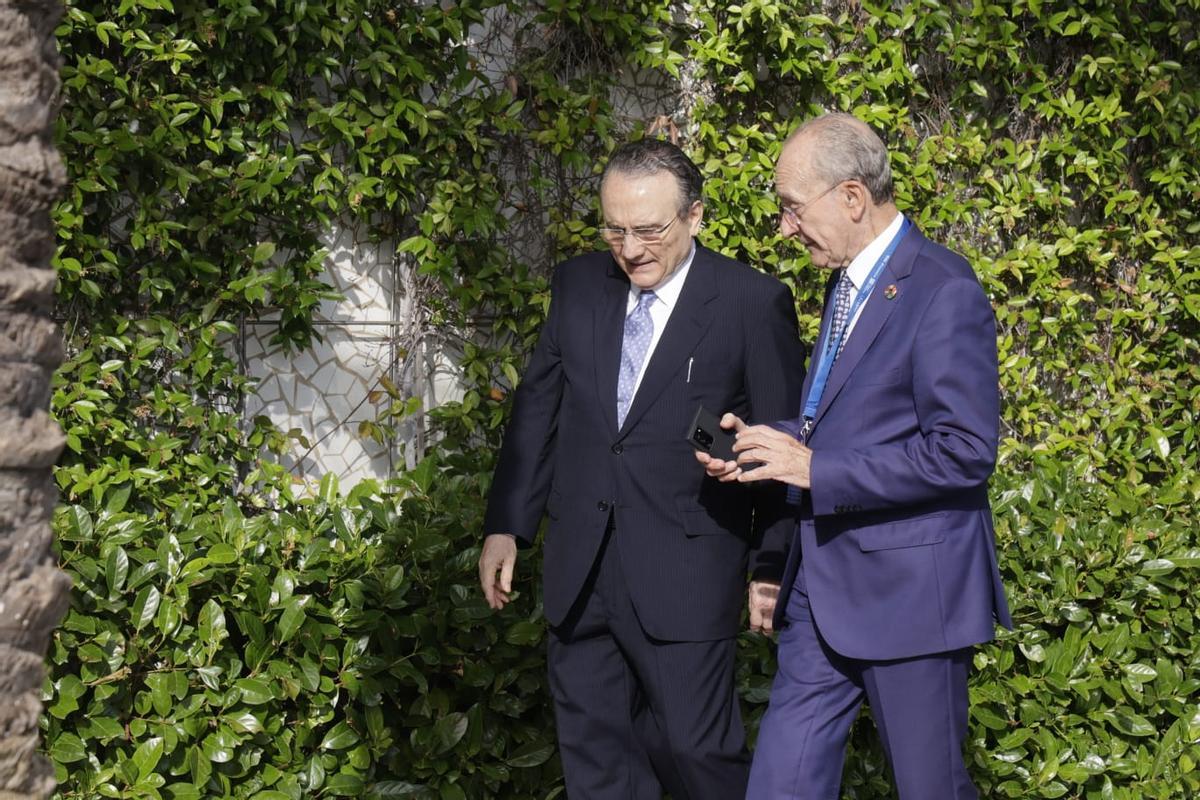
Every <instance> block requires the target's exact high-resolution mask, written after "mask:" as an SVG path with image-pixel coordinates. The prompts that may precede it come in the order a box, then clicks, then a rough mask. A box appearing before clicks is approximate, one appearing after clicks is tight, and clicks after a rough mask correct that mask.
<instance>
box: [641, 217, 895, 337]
mask: <svg viewBox="0 0 1200 800" xmlns="http://www.w3.org/2000/svg"><path fill="white" fill-rule="evenodd" d="M903 224H904V215H903V214H897V215H896V218H895V219H893V220H892V221H891V222H890V223H889V224H888V226H887V227H886V228H884V229H883V233H881V234H879V235H878V236H876V237H875V238H874V239H872V240H871V243H870V244H868V245H867V246H866V247H864V248H863V249H862V252H861V253H859V254H858V255H856V256H855V257H854V260H853V261H851V262H850V266H848V267H846V276H847V277H848V278H850V304H851V305H854V300H855V298H856V297H858V290H859V289H861V288H862V285H863V284H864V283H866V280H867V278H868V277H870V275H871V269H872V268H873V267H874V266H875V262H876V261H878V260H879V257H880V256H881V255H883V251H884V250H886V249H887V246H888V244H889V243H890V242H891V241H892V239H894V238H896V234H897V233H899V232H900V226H901V225H903ZM876 285H878V284H876ZM654 305H658V304H657V303H655V304H654ZM866 307H867V304H866V301H864V302H863V304H862V305H860V306H859V307H858V310H857V311H855V312H854V317H853V318H852V319H851V320H850V323H849V324H848V325H847V326H846V335H845V336H844V337H843V339H842V341H843V342H846V341H848V340H849V339H850V333H851V332H852V331H853V330H854V323H855V322H857V321H858V317H859V315H860V314H862V310H863V309H864V308H866Z"/></svg>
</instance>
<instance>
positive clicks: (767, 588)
mask: <svg viewBox="0 0 1200 800" xmlns="http://www.w3.org/2000/svg"><path fill="white" fill-rule="evenodd" d="M778 599H779V584H778V583H775V582H774V581H750V598H749V601H748V602H749V606H750V630H752V631H762V632H763V633H765V634H767V635H768V636H770V635H771V634H772V633H774V632H775V629H774V628H773V627H772V625H771V618H772V617H773V616H774V615H775V601H776V600H778Z"/></svg>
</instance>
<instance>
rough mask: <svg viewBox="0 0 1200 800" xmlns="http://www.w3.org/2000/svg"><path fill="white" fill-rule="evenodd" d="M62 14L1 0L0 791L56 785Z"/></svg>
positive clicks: (2, 799) (61, 586)
mask: <svg viewBox="0 0 1200 800" xmlns="http://www.w3.org/2000/svg"><path fill="white" fill-rule="evenodd" d="M60 15H61V6H60V4H59V3H58V2H57V0H0V800H6V799H7V798H44V797H47V796H48V795H49V794H50V793H51V792H52V791H53V790H54V775H53V772H52V770H51V768H50V764H49V762H47V760H46V759H45V758H43V757H42V756H40V755H39V754H38V752H37V750H38V739H39V737H38V717H39V716H40V715H41V713H42V708H41V687H42V682H43V680H45V668H44V665H43V662H44V660H45V654H46V648H47V646H48V645H49V642H50V637H51V636H52V635H53V632H54V628H55V626H56V625H57V624H58V620H59V619H60V618H61V616H62V614H63V612H64V611H65V610H66V607H67V603H68V592H69V589H70V582H69V581H68V579H67V577H66V576H65V575H64V574H63V573H62V572H60V571H59V570H58V568H57V566H56V564H55V558H54V554H53V552H52V551H51V547H50V546H51V533H50V515H51V512H52V511H53V509H54V503H55V500H56V492H55V488H54V483H53V481H52V478H51V474H50V471H51V468H52V467H53V465H54V462H55V460H56V459H57V458H58V453H59V451H60V450H61V449H62V444H63V436H62V433H61V431H60V430H59V428H58V426H57V425H56V424H55V423H54V421H53V420H52V419H51V418H50V416H49V414H48V413H47V407H48V405H49V399H50V376H51V373H52V372H53V371H54V369H55V367H57V366H58V364H59V363H60V362H61V361H62V340H61V337H60V336H59V333H58V329H57V327H56V326H55V324H54V322H53V321H52V320H51V316H50V315H51V310H52V308H53V303H54V271H53V269H52V268H51V264H50V259H51V256H52V255H53V254H54V229H53V226H52V223H51V219H50V208H51V205H52V204H53V203H54V201H55V199H56V198H57V196H58V193H59V191H60V189H61V187H62V186H63V183H64V181H65V172H64V170H63V166H62V162H61V161H60V160H59V158H58V154H57V152H56V151H55V149H54V143H53V139H52V127H53V122H54V116H55V111H56V105H57V95H58V86H59V84H58V66H59V58H58V52H57V50H56V48H55V42H54V26H55V24H56V23H57V21H58V19H59V17H60Z"/></svg>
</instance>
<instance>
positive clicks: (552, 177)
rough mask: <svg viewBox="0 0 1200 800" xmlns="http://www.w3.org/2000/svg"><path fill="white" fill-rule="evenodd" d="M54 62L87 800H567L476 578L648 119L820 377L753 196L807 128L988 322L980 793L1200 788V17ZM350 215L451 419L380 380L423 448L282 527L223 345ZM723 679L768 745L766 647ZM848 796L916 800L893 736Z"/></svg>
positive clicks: (518, 29)
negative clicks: (384, 245)
mask: <svg viewBox="0 0 1200 800" xmlns="http://www.w3.org/2000/svg"><path fill="white" fill-rule="evenodd" d="M58 34H59V42H60V46H61V48H62V51H63V54H64V58H65V62H66V67H65V70H64V75H63V81H64V109H63V112H62V115H61V119H60V124H59V134H58V141H59V146H60V147H61V149H62V151H63V154H64V156H65V158H66V160H67V163H68V165H69V169H70V174H71V181H72V183H71V189H70V191H69V193H68V195H67V196H66V197H65V198H64V200H63V201H62V203H61V204H60V206H59V207H58V210H57V223H58V226H59V236H60V250H59V256H58V259H57V267H58V271H59V276H60V295H59V296H60V305H59V312H60V315H61V318H62V320H63V325H64V330H65V333H66V336H67V340H68V349H69V360H68V361H67V363H66V364H65V365H64V367H63V368H62V370H61V371H60V373H59V376H58V382H57V388H56V392H55V396H54V401H53V403H54V411H55V413H56V415H57V417H58V419H59V420H60V422H61V423H62V425H63V427H64V429H65V430H66V432H67V435H68V447H69V451H68V453H67V455H66V457H65V458H64V460H63V462H62V464H61V466H60V467H59V469H58V472H57V479H58V484H59V487H60V489H61V492H62V499H63V504H62V506H61V508H60V509H59V511H58V513H57V516H56V533H57V536H58V540H59V547H60V551H61V559H62V564H63V566H64V568H65V569H66V570H67V571H68V573H69V574H70V575H71V576H72V577H73V579H74V581H75V591H74V595H73V599H72V607H71V612H70V614H69V616H68V617H67V619H66V620H65V621H64V623H63V626H62V629H61V630H60V632H59V634H58V636H57V639H56V641H55V644H54V646H53V649H52V652H51V661H52V664H51V669H52V674H51V678H50V680H49V681H48V683H47V685H46V702H47V713H46V716H45V718H44V722H45V736H46V745H47V749H48V751H49V754H50V756H51V757H52V758H53V760H54V762H55V764H56V768H57V770H58V776H59V779H60V782H61V785H60V796H61V797H64V798H67V797H71V798H84V797H86V798H94V797H127V798H201V797H235V798H260V800H285V799H290V800H295V799H296V798H300V797H333V796H351V797H363V796H367V797H397V798H399V797H403V798H419V799H420V800H426V799H428V798H439V799H440V800H455V799H456V798H466V799H467V800H482V799H483V798H492V797H495V798H513V799H515V798H550V797H555V796H561V795H562V789H561V772H560V767H559V764H558V760H557V758H556V756H555V749H554V736H553V725H552V718H551V714H550V709H549V705H548V697H547V692H546V687H545V679H544V676H543V648H544V641H543V640H544V625H543V622H542V620H541V616H540V613H539V607H538V601H537V581H536V577H535V576H536V572H537V564H536V558H534V559H530V560H527V561H525V562H523V563H522V565H521V568H520V575H521V577H520V581H519V586H518V588H519V590H520V597H519V600H518V602H516V603H515V604H513V605H512V606H511V607H510V608H508V609H506V610H505V611H504V612H503V613H501V614H499V615H493V614H491V612H489V611H488V609H487V608H486V606H485V604H484V603H483V601H482V599H481V597H480V596H479V593H478V590H477V588H476V586H475V574H474V562H475V559H476V557H477V552H478V551H477V549H476V543H477V534H478V532H479V525H480V519H481V516H482V498H483V497H484V496H485V494H486V490H487V483H488V481H489V479H490V467H491V464H492V457H493V452H494V448H495V446H496V444H497V442H498V439H499V435H500V431H501V429H502V426H503V420H504V418H505V413H506V410H507V402H508V400H507V397H508V391H509V390H510V389H511V386H512V385H513V383H514V382H515V381H516V379H517V375H518V374H519V371H520V368H521V365H522V363H523V359H524V355H525V354H526V353H527V351H528V348H529V347H530V345H531V343H532V341H533V337H534V336H535V334H536V330H537V326H538V324H539V322H540V319H541V315H542V313H543V312H544V309H545V306H546V302H547V299H548V298H547V295H546V277H547V275H548V271H549V268H550V267H551V266H552V264H553V263H554V262H555V261H556V260H557V259H558V258H560V257H562V256H565V255H567V254H571V253H574V252H578V251H580V250H583V249H591V248H595V247H596V246H597V244H598V243H597V239H596V236H595V225H596V223H597V217H596V210H595V200H594V194H595V188H596V187H595V175H596V172H597V168H598V164H599V163H601V160H602V158H603V154H604V153H606V152H607V151H608V150H609V149H610V148H611V147H612V146H613V145H614V144H615V143H616V142H618V141H621V140H623V139H625V138H627V137H628V136H630V135H641V134H642V133H644V131H645V128H646V126H647V125H649V124H650V123H651V122H653V121H655V120H656V118H658V117H665V118H667V119H665V120H658V122H659V126H660V127H661V126H662V123H663V122H666V123H667V124H666V126H665V127H666V128H668V129H670V128H671V127H672V126H673V127H674V128H676V129H677V130H678V131H679V133H680V134H681V137H682V139H681V141H682V143H683V144H684V146H685V147H686V148H687V149H688V150H689V152H690V153H691V154H692V155H693V156H694V157H695V158H696V160H697V161H698V162H699V163H701V164H702V165H703V168H704V171H705V172H706V174H707V175H708V176H709V183H708V185H707V189H706V194H707V197H706V202H707V220H706V224H705V229H704V231H703V232H702V234H701V236H702V238H703V240H704V241H705V242H706V243H707V244H708V245H710V246H712V247H715V248H717V249H720V250H722V251H724V252H727V253H730V254H733V255H735V256H737V257H739V258H742V259H743V260H746V261H748V262H750V263H752V264H754V265H755V266H757V267H759V268H761V269H763V270H765V271H768V272H771V273H773V274H776V275H779V276H780V277H782V278H783V279H785V280H786V281H788V282H789V283H791V285H793V286H794V288H795V291H796V298H797V303H798V308H799V311H800V314H801V325H802V330H803V331H804V333H805V335H806V337H807V338H809V339H811V338H812V337H813V336H814V335H815V332H816V326H817V314H818V311H819V294H820V287H821V279H820V277H819V276H818V275H816V274H815V273H814V271H813V270H812V269H811V268H810V267H809V265H808V263H807V260H806V258H805V256H804V255H803V253H802V252H800V251H798V250H797V249H795V248H794V247H793V246H792V245H791V244H790V243H785V242H782V241H780V240H779V239H778V237H777V235H776V231H775V224H774V219H775V214H776V212H777V207H776V205H775V201H774V199H773V195H772V186H771V175H772V163H773V160H774V157H775V155H776V154H777V152H778V148H779V145H780V142H781V139H782V137H783V136H784V135H785V134H786V132H787V130H788V129H789V128H790V127H792V126H793V125H794V124H795V123H796V122H797V121H798V120H800V119H802V118H804V117H806V116H808V115H810V114H813V113H817V112H819V111H821V110H823V109H842V110H847V111H852V112H854V113H856V114H858V115H860V116H862V117H863V118H864V119H866V120H867V121H869V122H871V123H873V124H874V125H876V126H877V127H878V128H879V129H880V130H881V131H882V132H883V133H884V135H885V136H886V138H887V140H888V142H889V145H890V146H891V148H892V151H893V154H894V166H895V170H896V172H897V175H898V177H899V186H898V189H899V192H898V193H899V202H900V205H901V206H902V208H904V209H905V210H906V211H907V212H908V213H909V214H910V215H911V216H912V217H913V218H914V219H915V220H916V221H917V222H918V223H919V224H920V226H921V227H922V228H923V229H924V230H925V232H926V233H927V234H929V235H931V236H933V237H935V238H938V239H940V240H942V241H944V242H946V243H947V244H949V245H951V246H953V247H955V248H956V249H958V250H960V251H961V252H963V253H965V254H966V255H967V256H968V257H969V258H970V259H971V261H972V263H973V264H974V266H975V268H976V270H977V272H978V274H979V275H980V277H981V279H982V280H983V283H984V285H985V287H986V288H987V290H988V292H989V294H990V296H991V298H992V300H993V304H994V307H995V310H996V315H997V319H998V322H999V328H1000V342H999V344H1000V353H1001V361H1002V377H1001V379H1002V383H1003V386H1002V389H1003V397H1004V410H1003V437H1004V441H1003V446H1002V451H1001V463H1000V466H999V470H998V474H997V476H996V478H995V480H994V483H993V487H994V491H993V497H994V503H995V514H996V521H997V535H998V545H999V551H1000V558H1001V566H1002V570H1003V573H1004V577H1005V581H1006V586H1007V588H1008V592H1009V598H1010V601H1011V604H1012V608H1013V612H1014V616H1015V618H1016V621H1017V627H1016V629H1015V630H1014V631H1013V632H1011V633H1004V634H1003V635H1002V636H1001V637H1000V638H999V639H998V640H997V642H996V643H994V644H992V645H989V646H987V647H983V648H980V650H979V651H978V653H977V655H976V658H975V667H976V670H975V672H974V675H973V678H972V684H971V692H972V699H973V709H972V720H971V721H972V728H971V737H970V743H969V751H970V752H969V763H970V765H971V769H972V773H973V775H974V776H975V779H976V781H977V783H978V784H979V786H980V787H981V790H982V793H983V795H984V796H987V797H1014V798H1015V797H1020V798H1028V797H1046V798H1056V797H1067V798H1087V799H1088V800H1107V799H1108V798H1113V800H1120V799H1124V800H1139V799H1140V798H1162V799H1163V800H1166V799H1167V798H1183V797H1189V796H1192V795H1195V794H1196V793H1198V792H1200V767H1198V764H1197V762H1198V761H1200V706H1198V701H1200V676H1198V666H1200V649H1198V648H1197V646H1196V644H1195V642H1196V635H1195V634H1196V631H1195V628H1196V616H1197V604H1198V603H1197V597H1196V593H1195V592H1193V591H1192V584H1193V583H1194V582H1195V581H1196V578H1197V576H1200V570H1198V569H1197V568H1198V567H1200V542H1198V541H1197V540H1198V538H1200V536H1198V534H1197V527H1198V524H1200V519H1198V516H1200V515H1198V514H1197V512H1196V510H1195V504H1196V503H1197V502H1198V501H1200V471H1198V468H1197V467H1198V465H1197V460H1198V453H1200V448H1198V446H1197V443H1196V431H1197V427H1198V425H1197V422H1198V420H1197V417H1198V416H1200V380H1198V378H1200V366H1198V362H1200V344H1198V341H1197V340H1198V338H1200V245H1198V234H1200V217H1198V216H1197V211H1196V209H1197V208H1198V207H1200V190H1198V189H1197V187H1198V186H1200V144H1198V142H1200V42H1198V39H1197V37H1198V35H1200V0H1188V1H1187V2H1173V1H1172V0H1158V2H1155V3H1141V2H1131V1H1127V2H1070V3H1068V2H1057V3H1056V2H1035V1H1034V0H1028V1H1023V0H1016V2H1012V3H1005V4H987V3H985V2H981V1H980V0H975V2H938V1H937V0H914V1H913V2H908V3H903V4H900V3H897V4H891V3H870V2H847V3H825V4H823V3H816V2H791V3H788V2H775V1H774V0H749V1H748V2H746V3H744V4H741V5H729V4H726V3H718V2H708V1H707V0H697V2H694V3H692V4H690V5H688V6H682V5H678V6H671V5H667V4H663V3H650V2H644V3H636V2H605V3H594V2H592V3H588V2H580V1H579V0H552V1H550V0H543V1H541V2H533V3H511V4H509V5H507V6H506V5H505V4H503V3H499V2H496V0H465V1H464V2H461V3H453V2H445V3H442V4H440V5H438V4H434V5H425V4H412V3H385V2H377V1H376V0H329V1H328V2H321V1H319V0H307V1H306V0H214V2H211V3H209V4H200V3H195V2H187V1H186V0H178V1H173V0H122V2H121V3H120V4H116V3H100V2H86V1H85V0H72V2H70V3H68V9H67V13H66V16H65V18H64V21H63V24H62V25H61V27H60V29H59V32H58ZM488 48H491V49H490V50H489V49H488ZM488 52H490V53H499V54H500V57H499V59H498V60H497V58H493V57H488V56H486V53H488ZM481 54H483V55H481ZM630 95H633V96H636V97H637V98H638V103H637V105H636V108H637V110H636V113H632V112H630V111H628V107H627V106H626V105H625V104H624V103H622V102H618V101H620V100H621V99H622V98H626V97H628V96H630ZM349 223H354V224H359V225H362V226H364V227H365V228H366V229H367V230H369V231H370V232H371V235H372V236H373V237H375V238H377V239H378V240H380V241H386V242H393V243H395V244H396V249H397V253H398V257H400V258H403V259H406V262H407V263H409V264H410V265H412V267H413V268H414V269H415V270H416V271H417V274H418V275H419V277H420V280H419V281H418V282H417V283H418V285H419V287H420V295H419V298H418V299H419V300H420V302H421V303H422V304H423V307H424V308H425V309H427V319H426V324H427V326H428V328H429V330H430V331H445V330H453V331H456V332H457V333H458V335H459V336H460V337H461V349H462V353H463V355H462V359H461V366H462V380H463V382H464V385H465V387H466V394H465V395H464V398H463V400H462V402H460V403H454V404H449V405H447V406H443V407H441V408H437V409H417V408H415V407H414V405H413V404H412V403H410V402H408V400H409V398H408V397H406V396H405V395H404V392H403V388H402V387H399V388H398V387H391V386H385V387H382V390H384V391H386V392H387V393H391V394H392V395H393V396H394V399H395V401H396V402H395V403H394V406H393V411H392V413H391V414H385V415H383V417H381V419H380V420H379V422H378V427H377V428H376V429H374V432H375V433H376V434H378V433H379V432H380V431H384V432H386V431H387V430H388V429H389V426H391V425H392V424H394V423H395V422H396V421H397V418H398V417H399V416H400V415H403V414H407V413H425V414H429V415H430V418H431V419H432V421H433V423H434V424H435V425H436V426H437V427H438V429H439V431H440V432H441V436H442V438H441V439H440V443H439V444H438V445H437V446H436V447H435V448H433V449H432V450H431V451H430V452H429V453H428V454H427V455H426V457H425V458H424V460H423V461H421V463H420V465H419V466H418V467H417V468H416V469H415V470H413V471H411V472H409V473H407V474H404V475H401V476H399V477H398V478H397V479H396V480H395V481H394V482H392V483H388V484H387V485H374V484H371V483H366V484H361V485H359V486H358V487H356V488H355V489H353V490H351V491H340V490H339V487H338V485H337V481H336V480H334V479H333V477H332V476H328V477H327V478H326V480H325V481H323V482H322V484H321V486H320V490H319V491H318V492H317V493H316V494H315V495H313V496H296V495H295V494H294V492H293V488H292V487H293V484H292V481H291V478H290V476H289V475H288V474H287V473H286V472H285V471H284V470H282V469H281V468H280V467H279V466H278V462H277V459H276V455H277V454H278V453H279V452H281V451H282V449H283V448H284V447H286V446H287V445H288V434H287V433H286V432H281V431H276V430H274V429H272V428H271V427H270V426H269V424H268V423H266V422H265V421H264V420H253V421H250V422H245V421H244V420H243V419H242V416H241V414H240V413H239V412H238V409H239V402H240V398H241V397H243V396H244V394H245V393H246V392H248V391H252V390H253V387H252V386H251V385H249V383H248V382H247V380H246V379H245V378H244V377H243V376H241V375H240V373H239V370H238V368H237V363H236V359H235V358H234V357H233V355H232V354H231V352H230V351H229V348H228V347H227V346H226V344H225V343H226V342H227V341H228V338H229V337H230V336H232V335H233V334H235V333H236V331H237V329H238V325H239V324H240V323H241V322H242V321H243V320H246V319H258V318H260V317H262V316H263V315H265V314H268V313H272V312H281V314H280V322H279V325H278V330H277V339H278V341H280V342H283V343H286V344H287V345H288V346H290V347H293V348H297V349H300V348H303V347H305V346H306V344H307V343H308V342H310V341H311V338H312V336H313V326H312V314H313V311H314V309H315V307H316V306H317V304H318V303H319V302H320V300H321V299H322V298H323V297H326V296H327V295H328V288H327V287H326V286H325V285H324V284H323V283H322V269H323V268H322V259H323V252H322V251H321V249H320V241H319V235H320V234H321V232H322V231H323V230H325V229H326V228H327V227H328V226H329V225H337V224H349ZM530 251H533V252H540V253H544V254H545V255H544V257H538V258H536V259H523V258H522V257H521V256H520V255H518V254H519V253H527V252H530ZM740 645H741V647H740V655H741V661H740V665H741V666H740V672H739V679H740V685H741V688H742V694H743V697H744V699H745V701H746V704H747V708H748V711H749V714H748V717H749V718H750V720H751V725H752V727H753V726H754V725H756V721H757V719H758V717H759V716H760V715H761V711H762V708H763V703H764V702H765V699H766V693H767V689H768V686H769V681H770V674H771V671H772V669H773V667H772V652H771V648H772V645H771V644H770V643H769V642H768V641H767V640H766V639H764V638H762V637H758V636H750V635H747V636H746V637H744V638H743V639H742V641H741V643H740ZM844 795H845V797H847V798H863V799H865V798H886V797H889V796H891V795H890V789H889V782H888V780H887V776H886V768H885V766H884V762H883V758H882V754H881V752H880V750H879V748H878V746H877V744H876V743H875V740H874V732H873V730H872V728H871V725H870V722H869V720H863V721H861V722H860V723H859V724H858V725H857V726H856V727H855V730H854V733H853V736H852V752H851V754H850V758H849V759H848V761H847V765H846V773H845V788H844Z"/></svg>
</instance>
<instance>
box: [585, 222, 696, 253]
mask: <svg viewBox="0 0 1200 800" xmlns="http://www.w3.org/2000/svg"><path fill="white" fill-rule="evenodd" d="M677 219H679V217H671V221H670V222H668V223H667V224H666V225H663V226H662V227H661V228H658V227H655V226H653V225H642V226H640V227H637V228H630V229H628V230H626V229H625V228H601V229H600V236H601V237H603V239H604V241H606V242H608V244H609V246H610V247H623V246H624V245H625V237H626V236H632V237H633V238H634V239H636V240H637V241H638V242H640V243H641V244H658V243H659V242H661V241H662V240H663V235H664V234H665V233H666V232H667V228H670V227H671V226H672V225H674V224H675V220H677Z"/></svg>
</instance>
